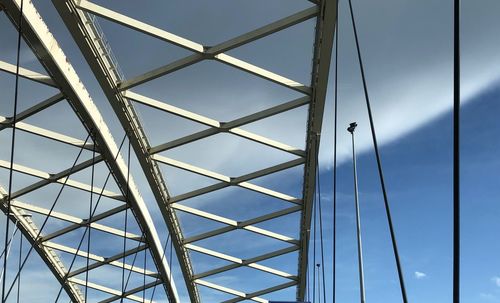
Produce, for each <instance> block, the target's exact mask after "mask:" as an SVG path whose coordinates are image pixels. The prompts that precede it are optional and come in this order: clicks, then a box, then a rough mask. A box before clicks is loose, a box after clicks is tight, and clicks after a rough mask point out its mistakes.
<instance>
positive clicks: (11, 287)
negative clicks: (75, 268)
mask: <svg viewBox="0 0 500 303" xmlns="http://www.w3.org/2000/svg"><path fill="white" fill-rule="evenodd" d="M89 138H90V135H88V136H87V138H86V139H85V142H84V143H83V145H82V147H81V148H80V151H79V152H78V155H77V156H76V159H75V161H74V162H73V165H72V166H71V168H70V169H69V173H68V176H70V175H71V174H72V173H73V169H75V166H76V164H77V163H78V160H79V159H80V156H81V155H82V152H83V150H84V148H85V145H86V144H87V142H88V140H89ZM68 180H69V177H68V178H64V182H63V184H62V185H61V188H60V189H59V192H58V193H57V196H56V198H55V200H54V202H53V203H52V205H51V207H50V209H49V212H48V214H47V216H46V217H45V219H44V220H43V223H42V226H41V227H40V229H39V230H38V233H37V234H36V236H35V239H39V238H40V235H41V234H42V231H43V229H44V228H45V225H46V224H47V222H48V220H49V218H50V217H51V215H52V212H53V211H54V208H55V207H56V205H57V202H58V201H59V198H60V197H61V194H62V192H63V190H64V188H65V187H66V184H67V182H68ZM34 247H35V246H34V245H32V246H30V249H29V250H28V253H27V254H26V257H24V259H23V263H22V264H21V267H20V269H19V270H18V271H17V274H16V276H15V278H14V280H13V281H12V284H11V285H10V287H9V291H7V295H6V296H5V300H7V299H8V297H9V295H10V293H11V291H12V289H13V288H14V285H15V284H16V282H17V279H18V278H19V275H20V274H21V271H22V270H23V268H24V266H25V265H26V262H27V261H28V258H29V257H30V255H31V253H32V252H33V249H34Z"/></svg>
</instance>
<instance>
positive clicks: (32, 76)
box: [0, 60, 57, 87]
mask: <svg viewBox="0 0 500 303" xmlns="http://www.w3.org/2000/svg"><path fill="white" fill-rule="evenodd" d="M0 70H1V71H4V72H7V73H9V74H13V75H15V74H16V70H17V66H16V65H14V64H10V63H8V62H5V61H2V60H0ZM19 77H21V78H25V79H29V80H32V81H35V82H38V83H42V84H45V85H48V86H52V87H57V86H56V84H55V83H54V80H52V78H51V77H50V76H47V75H44V74H40V73H38V72H35V71H32V70H29V69H26V68H23V67H19Z"/></svg>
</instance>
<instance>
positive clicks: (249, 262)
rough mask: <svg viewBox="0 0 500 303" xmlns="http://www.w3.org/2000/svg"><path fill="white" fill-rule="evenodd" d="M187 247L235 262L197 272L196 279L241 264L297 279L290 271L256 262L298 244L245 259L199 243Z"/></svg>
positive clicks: (279, 253) (292, 249) (292, 248)
mask: <svg viewBox="0 0 500 303" xmlns="http://www.w3.org/2000/svg"><path fill="white" fill-rule="evenodd" d="M186 247H187V248H188V249H190V250H193V251H196V252H199V253H202V254H205V255H208V256H212V257H215V258H218V259H221V260H225V261H229V262H232V263H235V264H234V265H233V266H231V265H228V266H224V267H222V268H217V269H214V270H211V271H208V272H205V273H201V274H197V275H195V276H194V278H195V279H200V278H204V277H207V276H211V275H214V274H217V273H221V272H225V271H227V270H231V269H235V268H238V267H241V266H247V267H250V268H253V269H257V270H260V271H263V272H266V273H269V274H273V275H275V276H279V277H282V278H287V279H291V280H296V279H297V277H296V276H293V275H291V274H289V273H286V272H284V271H281V270H277V269H274V268H271V267H269V266H264V265H261V264H258V263H256V262H259V261H264V260H267V259H271V258H274V257H277V256H280V255H283V254H286V253H289V252H292V251H296V250H297V249H298V247H296V246H292V247H289V248H286V249H281V250H278V251H274V252H270V253H267V254H264V255H261V256H257V257H254V258H250V259H247V260H243V259H240V258H236V257H233V256H229V255H226V254H223V253H220V252H216V251H214V250H211V249H207V248H203V247H200V246H197V245H193V244H186Z"/></svg>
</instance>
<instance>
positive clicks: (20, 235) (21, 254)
mask: <svg viewBox="0 0 500 303" xmlns="http://www.w3.org/2000/svg"><path fill="white" fill-rule="evenodd" d="M22 257H23V234H22V233H19V263H18V264H19V265H18V270H19V269H20V268H21V263H22V259H23V258H22ZM20 299H21V275H19V279H17V298H16V302H17V303H19V302H20Z"/></svg>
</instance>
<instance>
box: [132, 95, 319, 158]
mask: <svg viewBox="0 0 500 303" xmlns="http://www.w3.org/2000/svg"><path fill="white" fill-rule="evenodd" d="M123 96H124V97H125V98H128V99H130V100H133V101H135V102H138V103H141V104H144V105H147V106H149V107H152V108H155V109H158V110H161V111H164V112H166V113H170V114H173V115H176V116H178V117H181V118H184V119H187V120H191V121H193V122H197V123H200V124H203V125H206V126H209V127H211V128H212V130H204V131H201V132H199V133H195V134H192V135H189V136H186V137H183V138H179V139H176V140H174V141H172V142H168V143H165V144H162V145H160V146H157V147H153V148H152V149H150V153H151V154H155V153H159V152H162V151H165V150H167V149H171V148H173V147H178V146H181V145H184V144H187V143H191V142H193V141H196V140H200V139H203V138H206V137H208V136H211V135H215V134H218V133H221V132H228V133H232V134H234V135H237V136H240V137H242V138H245V139H248V140H251V141H254V142H258V143H261V144H264V145H266V146H270V147H272V148H276V149H278V150H282V151H286V152H288V153H291V154H294V155H297V156H304V155H305V152H304V151H303V150H300V149H299V148H295V147H292V146H289V145H287V144H284V143H281V142H278V141H276V140H272V139H269V138H266V137H264V136H260V135H257V134H254V133H252V132H249V131H245V130H243V129H240V128H237V127H236V125H238V126H241V125H244V124H246V123H250V122H253V121H257V120H260V119H263V118H266V117H269V116H271V115H275V114H278V113H280V112H283V111H285V110H290V109H293V108H296V107H298V106H302V105H304V104H307V100H309V97H303V98H299V99H297V100H294V101H292V102H291V103H289V104H286V105H285V106H277V107H274V108H270V109H268V110H266V111H263V112H260V113H257V114H254V115H250V116H248V117H245V118H243V119H238V120H235V121H231V122H229V123H222V122H219V121H216V120H213V119H210V118H208V117H204V116H202V115H199V114H196V113H193V112H190V111H187V110H184V109H181V108H178V107H175V106H172V105H169V104H167V103H164V102H161V101H158V100H154V99H152V98H149V97H146V96H143V95H140V94H138V93H134V92H132V91H128V90H127V91H124V92H123ZM243 122H245V123H243ZM200 135H201V136H200Z"/></svg>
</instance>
